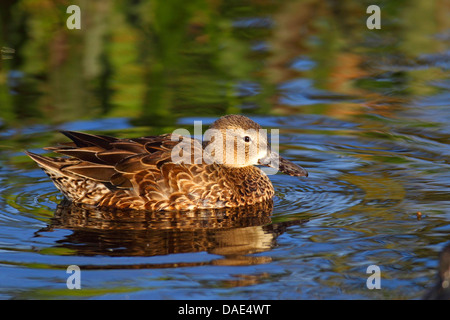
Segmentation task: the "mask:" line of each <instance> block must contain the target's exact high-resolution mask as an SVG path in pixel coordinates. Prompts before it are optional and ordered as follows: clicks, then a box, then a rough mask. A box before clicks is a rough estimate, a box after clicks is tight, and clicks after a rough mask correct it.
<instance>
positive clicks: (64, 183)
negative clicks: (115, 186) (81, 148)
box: [25, 151, 111, 205]
mask: <svg viewBox="0 0 450 320" xmlns="http://www.w3.org/2000/svg"><path fill="white" fill-rule="evenodd" d="M25 153H26V154H27V155H28V156H29V157H30V158H31V159H33V160H34V161H35V162H36V163H37V164H38V165H39V167H41V168H42V170H44V172H45V173H46V174H47V175H48V176H49V177H50V179H52V181H53V183H54V184H55V186H56V187H57V188H58V189H59V190H60V191H61V192H62V193H63V194H64V196H65V197H66V198H67V199H69V200H71V201H73V202H82V203H86V204H93V205H95V204H97V203H98V202H99V201H100V199H102V198H103V197H104V196H105V195H106V194H108V193H110V192H111V190H110V189H109V188H108V187H107V186H106V185H105V184H104V183H102V182H100V181H96V180H93V179H89V178H86V177H83V176H80V175H76V174H74V173H72V172H68V171H65V170H64V168H65V167H72V166H74V165H76V164H78V163H79V162H80V160H78V159H74V158H52V157H46V156H42V155H39V154H36V153H32V152H29V151H25Z"/></svg>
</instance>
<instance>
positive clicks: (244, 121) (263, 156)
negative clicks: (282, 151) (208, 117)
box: [204, 114, 308, 177]
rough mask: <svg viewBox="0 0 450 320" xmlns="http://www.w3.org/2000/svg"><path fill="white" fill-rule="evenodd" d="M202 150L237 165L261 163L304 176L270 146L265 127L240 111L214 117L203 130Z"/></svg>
mask: <svg viewBox="0 0 450 320" xmlns="http://www.w3.org/2000/svg"><path fill="white" fill-rule="evenodd" d="M204 138H205V140H206V141H207V143H206V147H205V152H207V153H208V154H209V155H210V156H211V157H212V159H213V160H214V162H217V163H221V164H223V165H224V166H228V167H234V168H240V167H246V166H253V165H264V166H268V167H272V168H275V169H277V170H279V171H281V172H283V173H286V174H288V175H291V176H298V177H307V176H308V172H307V171H306V170H305V169H303V168H302V167H300V166H298V165H296V164H295V163H293V162H291V161H289V160H286V159H284V158H282V157H281V156H280V155H279V154H278V153H276V152H274V151H273V150H271V148H270V146H269V143H268V139H267V130H264V129H263V128H261V126H260V125H259V124H257V123H256V122H254V121H253V120H250V119H249V118H247V117H245V116H242V115H234V114H233V115H227V116H223V117H221V118H219V119H217V120H216V121H215V122H214V123H213V124H212V125H211V127H210V128H209V129H208V130H207V131H206V132H205V135H204Z"/></svg>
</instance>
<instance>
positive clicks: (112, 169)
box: [28, 131, 202, 194]
mask: <svg viewBox="0 0 450 320" xmlns="http://www.w3.org/2000/svg"><path fill="white" fill-rule="evenodd" d="M62 133H63V134H64V135H66V136H67V137H69V138H70V139H71V140H72V141H73V142H72V143H66V144H62V145H60V146H57V147H49V148H45V149H46V150H50V151H53V152H57V153H60V154H63V155H67V156H69V157H70V158H50V157H44V156H39V155H36V154H32V153H28V154H29V155H30V157H32V158H33V159H34V160H35V161H36V162H38V164H39V165H40V166H41V167H43V168H44V169H47V170H53V171H55V170H57V171H59V173H60V174H65V175H72V176H73V175H74V176H78V177H83V178H86V179H90V180H95V181H98V182H103V183H107V184H108V185H109V184H110V185H111V187H115V188H121V189H135V192H136V193H137V194H139V193H140V189H141V186H140V185H141V183H140V182H141V181H142V180H143V179H144V176H145V180H146V181H151V180H153V183H157V182H158V180H160V178H161V175H162V173H161V167H162V165H163V164H168V163H176V162H177V161H178V162H179V161H180V150H179V148H180V146H182V145H184V149H183V150H184V152H185V154H184V158H183V157H181V159H184V160H185V161H186V160H188V161H191V163H198V162H199V161H202V159H201V157H202V146H201V144H200V142H199V141H197V140H195V139H191V138H187V137H183V136H180V135H175V134H165V135H160V136H149V137H142V138H135V139H119V138H114V137H109V136H105V135H93V134H87V133H82V132H75V131H62ZM180 143H181V144H180ZM186 146H189V148H187V147H186ZM188 149H189V150H188ZM187 151H189V152H187ZM186 156H188V158H186ZM199 157H200V160H199ZM173 158H175V159H173ZM188 161H186V162H188Z"/></svg>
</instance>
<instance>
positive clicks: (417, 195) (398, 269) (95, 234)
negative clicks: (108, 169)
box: [0, 1, 450, 299]
mask: <svg viewBox="0 0 450 320" xmlns="http://www.w3.org/2000/svg"><path fill="white" fill-rule="evenodd" d="M80 2H81V1H80ZM325 3H326V4H325ZM19 4H20V5H19ZM82 4H84V5H85V6H84V7H83V6H82V10H84V14H86V17H88V18H86V19H85V21H86V25H84V27H83V28H82V29H81V30H78V31H68V30H67V29H66V28H65V27H64V25H65V24H64V23H65V19H66V16H67V15H64V14H61V12H65V7H66V4H64V1H62V2H59V3H57V4H56V3H55V4H48V5H47V6H45V7H39V6H38V5H33V4H32V2H27V1H17V3H16V4H14V3H9V2H4V3H2V4H1V5H0V9H1V11H2V14H3V12H6V14H5V17H6V19H3V20H2V26H3V29H2V30H3V31H2V34H1V38H0V39H1V43H2V47H3V48H13V49H14V51H13V52H12V53H11V50H9V51H8V50H6V49H2V53H3V55H2V60H1V63H2V69H1V70H0V88H1V89H0V90H1V93H0V298H2V299H59V298H68V299H79V298H94V299H418V298H421V297H422V296H423V295H424V294H425V293H426V292H427V290H428V289H429V288H431V287H432V286H433V285H434V283H435V280H436V272H437V271H436V270H437V266H438V253H439V251H440V250H442V248H443V247H444V246H445V245H446V244H447V243H448V241H449V240H450V183H449V182H450V171H449V165H450V163H449V162H450V105H449V101H450V93H449V89H450V76H449V68H450V51H449V39H450V34H449V30H450V25H449V19H448V16H449V11H448V10H449V9H448V6H447V7H445V6H444V5H443V4H442V3H441V2H439V1H412V2H411V5H410V6H408V7H405V6H403V5H401V4H393V3H392V2H389V1H384V2H381V8H382V13H383V14H382V19H383V20H382V28H381V29H380V30H368V29H367V28H366V24H365V20H366V18H367V17H368V15H367V14H366V13H365V10H366V8H367V6H368V5H369V4H371V3H365V2H364V1H362V2H361V1H350V2H346V4H345V5H343V4H341V2H338V1H336V2H333V1H331V2H324V3H322V2H320V1H317V2H316V1H310V2H304V1H298V2H297V1H277V2H273V3H272V2H266V1H261V2H260V1H250V2H248V3H247V1H244V2H239V3H234V1H230V2H228V1H227V2H221V1H219V2H217V1H214V2H208V1H207V2H204V3H203V2H202V3H200V2H196V1H194V2H192V4H191V6H190V7H186V6H181V5H179V6H178V7H176V8H175V7H173V6H169V5H165V4H163V3H162V2H153V1H141V2H133V3H131V2H130V3H128V1H113V2H108V1H98V2H97V1H96V2H95V4H92V3H91V4H89V5H88V4H87V2H86V3H85V2H82ZM67 5H68V4H67ZM425 13H426V14H425ZM61 15H62V16H61ZM89 17H90V18H89ZM94 17H95V19H94ZM418 17H423V18H420V19H419V18H418ZM425 17H426V18H425ZM2 18H3V16H2ZM83 21H84V20H83ZM412 21H415V22H414V24H413V23H412ZM30 26H33V27H30ZM21 30H22V31H23V30H26V32H21ZM230 113H240V114H244V115H247V116H249V117H250V118H252V119H253V120H255V121H257V122H258V123H259V124H261V126H263V127H264V128H267V129H279V134H280V153H281V154H282V155H283V156H284V157H285V158H288V159H290V160H292V161H293V162H295V163H298V164H300V165H302V166H303V167H304V168H306V169H307V170H308V172H309V177H308V178H296V177H290V176H286V175H282V174H277V175H274V176H271V177H270V178H271V180H272V182H273V184H274V187H275V190H276V196H275V198H274V200H273V203H271V204H268V205H267V206H262V207H259V208H245V209H242V210H240V211H238V212H233V213H230V212H224V211H218V212H201V213H187V214H180V213H173V212H172V213H170V212H162V213H151V212H136V213H123V212H113V213H111V212H102V211H98V210H92V209H88V208H81V207H74V206H70V205H68V204H67V203H66V202H65V201H64V200H63V197H62V195H61V194H60V193H59V192H58V191H57V189H56V188H55V187H54V185H53V183H52V182H51V181H50V180H49V178H48V177H47V176H46V175H45V173H44V172H43V171H41V170H40V169H39V168H38V167H37V166H36V165H35V163H33V162H32V161H31V159H29V158H27V157H26V155H25V154H24V153H23V151H24V150H30V151H32V152H37V153H42V152H43V151H42V148H43V147H45V146H50V145H54V144H57V143H58V142H63V141H66V139H65V138H64V137H63V136H62V135H61V134H60V133H58V130H79V131H85V132H92V133H100V134H107V135H113V136H116V137H123V138H124V137H140V136H145V135H155V134H161V133H164V132H172V131H173V130H174V129H177V128H185V129H188V130H190V131H191V132H192V133H193V134H194V131H193V122H194V121H202V124H203V129H204V130H205V129H206V128H207V126H208V125H209V124H211V123H212V122H213V121H214V120H215V119H216V118H217V117H219V116H221V115H224V114H230ZM69 265H77V266H79V267H80V269H81V275H82V278H81V279H82V280H81V287H82V288H81V290H69V289H67V286H66V279H67V277H68V276H69V275H68V274H67V273H66V268H67V267H68V266H69ZM370 265H377V266H379V268H380V270H381V289H378V290H377V289H374V290H369V289H368V288H367V286H366V280H367V279H368V277H369V276H370V274H367V273H366V270H367V268H368V266H370Z"/></svg>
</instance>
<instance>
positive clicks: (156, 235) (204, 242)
mask: <svg viewBox="0 0 450 320" xmlns="http://www.w3.org/2000/svg"><path fill="white" fill-rule="evenodd" d="M272 209H273V202H272V201H269V202H265V203H262V204H258V205H255V206H246V207H241V208H226V209H216V210H199V211H188V212H149V211H134V210H110V211H104V210H100V209H98V208H91V207H88V206H84V205H78V204H77V205H75V204H73V203H71V202H69V201H67V200H63V201H62V202H61V203H60V204H59V205H58V207H57V209H56V211H55V215H54V217H53V218H52V219H51V224H50V225H49V226H48V227H46V228H44V229H41V230H39V231H38V232H37V233H36V235H38V236H39V235H42V233H44V232H51V231H53V230H54V229H55V228H65V229H71V230H73V233H71V234H70V235H67V236H65V237H64V238H63V239H60V240H58V241H56V245H57V246H58V247H59V248H61V247H62V248H65V249H69V250H70V251H71V252H73V254H76V255H80V256H92V255H106V256H156V255H168V254H175V253H193V252H202V251H206V252H208V253H211V254H216V255H221V256H224V259H220V260H214V261H213V262H212V263H213V264H222V265H249V264H259V263H267V262H270V261H271V258H270V257H264V256H255V257H252V256H246V255H249V254H253V253H259V252H264V251H267V250H270V249H271V248H272V247H273V246H274V243H275V240H276V238H277V237H278V236H279V235H280V234H282V233H284V232H285V230H286V228H287V227H288V226H291V225H296V224H301V223H304V222H305V220H295V221H286V222H280V223H272V221H271V214H272ZM204 263H205V262H201V263H194V264H195V265H197V264H204ZM181 265H183V263H181V264H180V262H177V263H175V264H171V263H169V264H167V265H165V267H179V266H181ZM187 265H192V263H187ZM157 266H158V268H161V267H162V266H161V264H158V265H157ZM135 267H136V266H135ZM145 267H146V268H148V267H150V266H148V265H146V266H145ZM121 268H123V266H121Z"/></svg>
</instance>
